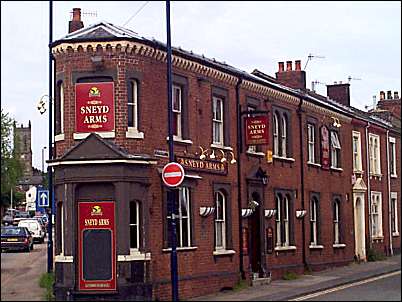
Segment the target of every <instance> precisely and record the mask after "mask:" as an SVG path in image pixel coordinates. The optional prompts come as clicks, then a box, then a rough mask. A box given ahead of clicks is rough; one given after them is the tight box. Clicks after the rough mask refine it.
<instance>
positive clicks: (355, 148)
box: [352, 131, 363, 172]
mask: <svg viewBox="0 0 402 302" xmlns="http://www.w3.org/2000/svg"><path fill="white" fill-rule="evenodd" d="M355 139H356V140H355ZM352 153H353V172H361V171H362V169H363V168H362V145H361V134H360V132H358V131H353V132H352Z"/></svg>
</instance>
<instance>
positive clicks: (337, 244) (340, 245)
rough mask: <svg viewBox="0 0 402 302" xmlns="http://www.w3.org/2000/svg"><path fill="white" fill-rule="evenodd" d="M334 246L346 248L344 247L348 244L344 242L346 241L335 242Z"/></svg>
mask: <svg viewBox="0 0 402 302" xmlns="http://www.w3.org/2000/svg"><path fill="white" fill-rule="evenodd" d="M332 247H334V248H344V247H346V244H344V243H334V244H333V245H332Z"/></svg>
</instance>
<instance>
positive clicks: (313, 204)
mask: <svg viewBox="0 0 402 302" xmlns="http://www.w3.org/2000/svg"><path fill="white" fill-rule="evenodd" d="M317 203H318V200H317V199H316V198H315V197H313V198H311V200H310V224H312V225H313V237H312V238H310V245H317V244H318V240H317V238H318V236H317V208H318V207H317ZM310 227H311V226H310Z"/></svg>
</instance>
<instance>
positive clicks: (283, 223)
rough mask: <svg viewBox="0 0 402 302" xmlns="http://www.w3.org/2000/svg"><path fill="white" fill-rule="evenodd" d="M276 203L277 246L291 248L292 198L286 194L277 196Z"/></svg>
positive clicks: (277, 194)
mask: <svg viewBox="0 0 402 302" xmlns="http://www.w3.org/2000/svg"><path fill="white" fill-rule="evenodd" d="M275 203H276V245H277V246H289V245H290V242H291V238H290V234H291V227H290V219H291V216H290V213H291V204H290V203H291V197H290V195H289V194H287V191H286V192H282V193H276V194H275Z"/></svg>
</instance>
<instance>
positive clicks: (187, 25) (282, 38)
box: [1, 1, 401, 169]
mask: <svg viewBox="0 0 402 302" xmlns="http://www.w3.org/2000/svg"><path fill="white" fill-rule="evenodd" d="M145 3H146V1H138V2H137V1H54V2H53V8H54V9H53V17H54V24H53V29H54V31H53V39H54V40H57V39H59V38H61V37H63V36H64V35H66V34H67V33H68V21H69V20H71V14H70V12H71V11H72V8H74V7H79V8H81V9H82V13H83V15H82V19H83V22H84V26H88V25H91V24H94V23H96V22H99V21H102V20H103V21H107V22H110V23H113V24H116V25H120V26H123V25H124V24H125V23H126V22H127V21H128V20H129V19H130V17H132V16H133V15H134V14H135V13H136V12H137V11H138V10H139V9H140V8H141V7H142V6H143V5H144V4H145ZM165 12H166V10H165V2H163V1H155V2H153V1H150V2H149V3H147V4H146V5H145V6H144V7H143V9H142V10H141V11H140V12H139V13H138V14H137V15H136V16H135V17H134V18H132V19H131V20H130V22H129V23H127V25H126V26H125V27H127V28H130V29H132V30H134V31H136V32H137V33H138V34H139V35H141V36H144V37H147V38H152V37H154V38H155V39H157V40H159V41H162V42H165V41H166V19H165ZM90 13H96V14H97V16H93V14H90ZM48 16H49V2H47V1H29V2H23V1H20V2H14V1H1V106H2V108H3V109H5V110H6V111H7V112H9V113H10V114H11V116H12V117H14V118H15V119H16V120H17V122H18V123H23V124H24V126H25V125H27V124H28V120H31V123H32V151H33V166H34V167H36V168H39V169H40V168H41V165H42V160H41V150H42V148H43V146H47V145H48V115H47V112H46V113H45V114H44V115H40V114H39V112H38V111H37V109H36V104H37V102H38V100H39V99H40V97H41V96H42V95H44V94H47V93H48V48H47V46H48V41H49V24H48V23H49V17H48ZM171 30H172V45H173V46H176V47H178V46H180V47H182V48H183V49H186V50H192V51H193V52H195V53H197V54H204V55H205V56H206V57H209V58H215V59H216V60H218V61H225V62H226V63H228V64H230V65H232V66H234V67H237V68H239V69H242V70H244V71H247V72H251V71H252V70H253V69H254V68H258V69H259V70H261V71H263V72H266V73H268V74H270V75H273V76H275V72H276V71H277V69H278V62H279V61H287V60H291V61H294V60H298V59H300V60H302V68H303V67H304V66H305V63H306V60H307V57H308V55H309V54H313V55H316V56H324V57H325V58H323V59H320V58H313V59H312V60H311V61H310V62H309V63H308V65H307V68H306V73H307V87H308V88H311V82H312V81H315V80H317V81H319V82H321V83H323V84H319V85H317V86H316V90H317V92H318V93H320V94H323V95H326V87H325V84H332V83H333V82H334V81H338V82H339V81H343V82H347V81H348V77H349V76H351V77H352V78H355V79H356V80H352V81H351V83H350V84H351V103H352V106H354V107H357V108H360V109H364V106H365V105H371V104H372V98H373V96H374V95H377V99H378V98H379V91H380V90H384V91H387V90H392V92H394V91H398V92H399V94H401V2H400V1H390V2H386V1H381V2H380V1H379V2H372V1H370V2H362V1H357V2H352V1H347V2H332V1H331V2H316V1H311V2H299V1H297V2H273V1H269V2H262V1H258V2H251V1H244V2H241V1H236V2H230V1H227V2H206V1H202V2H190V1H172V2H171ZM357 79H360V80H357ZM45 154H46V155H45V159H47V150H46V151H45ZM45 166H46V165H45Z"/></svg>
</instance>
